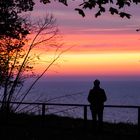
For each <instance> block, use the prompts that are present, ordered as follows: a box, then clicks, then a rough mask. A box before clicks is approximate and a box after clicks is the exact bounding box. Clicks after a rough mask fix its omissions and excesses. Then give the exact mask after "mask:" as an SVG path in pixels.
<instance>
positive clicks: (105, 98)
mask: <svg viewBox="0 0 140 140" xmlns="http://www.w3.org/2000/svg"><path fill="white" fill-rule="evenodd" d="M103 92H104V99H103V101H104V102H105V101H107V96H106V93H105V91H104V90H103Z"/></svg>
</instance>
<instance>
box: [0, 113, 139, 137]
mask: <svg viewBox="0 0 140 140" xmlns="http://www.w3.org/2000/svg"><path fill="white" fill-rule="evenodd" d="M0 133H1V135H0V138H1V139H5V140H7V139H8V140H45V139H66V140H77V139H93V138H95V139H98V140H100V139H113V140H118V139H124V140H125V139H130V138H131V139H135V140H136V139H139V133H138V128H137V125H134V124H125V123H108V122H105V123H104V129H103V131H98V130H96V131H95V130H93V127H92V121H91V120H88V121H87V122H86V125H85V122H84V120H83V119H74V118H70V117H62V116H56V115H46V116H36V115H27V114H10V115H9V116H7V117H5V116H3V115H0Z"/></svg>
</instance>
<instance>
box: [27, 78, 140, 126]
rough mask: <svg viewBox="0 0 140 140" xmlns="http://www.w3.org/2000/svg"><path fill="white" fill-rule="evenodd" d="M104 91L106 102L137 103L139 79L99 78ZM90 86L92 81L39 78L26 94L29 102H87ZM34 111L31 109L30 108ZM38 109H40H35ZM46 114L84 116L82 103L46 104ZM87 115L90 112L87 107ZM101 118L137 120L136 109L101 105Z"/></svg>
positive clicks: (128, 121) (139, 103)
mask: <svg viewBox="0 0 140 140" xmlns="http://www.w3.org/2000/svg"><path fill="white" fill-rule="evenodd" d="M100 86H101V88H103V89H104V90H105V92H106V95H107V101H106V102H105V105H129V106H140V81H134V80H133V81H131V80H129V81H101V85H100ZM92 87H93V82H92V81H47V80H42V81H39V82H38V83H37V84H36V85H35V86H34V87H33V89H32V90H31V92H30V94H29V95H28V97H27V98H26V100H27V101H30V102H45V103H61V104H89V103H88V101H87V96H88V93H89V90H90V89H91V88H92ZM32 111H33V109H32ZM38 113H41V107H40V110H39V109H38ZM46 114H56V115H63V116H69V117H74V118H83V114H84V111H83V107H76V106H74V107H73V106H65V107H62V106H47V107H46ZM87 114H88V119H91V112H90V109H89V108H88V111H87ZM104 121H106V122H114V123H115V122H116V123H118V122H124V123H132V124H137V122H138V109H133V108H132V109H130V108H107V107H105V108H104Z"/></svg>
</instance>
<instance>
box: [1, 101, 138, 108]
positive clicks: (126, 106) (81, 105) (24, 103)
mask: <svg viewBox="0 0 140 140" xmlns="http://www.w3.org/2000/svg"><path fill="white" fill-rule="evenodd" d="M0 103H3V102H2V101H0ZM10 103H12V104H22V105H26V104H29V105H55V106H79V107H83V106H87V107H88V106H90V105H89V104H88V105H87V104H63V103H43V102H41V103H40V102H36V103H33V102H22V103H21V102H10ZM104 107H112V108H140V106H134V105H104Z"/></svg>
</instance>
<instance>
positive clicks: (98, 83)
mask: <svg viewBox="0 0 140 140" xmlns="http://www.w3.org/2000/svg"><path fill="white" fill-rule="evenodd" d="M94 86H95V87H99V86H100V81H99V80H98V79H96V80H95V81H94Z"/></svg>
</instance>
